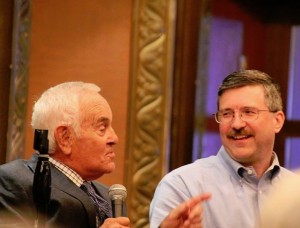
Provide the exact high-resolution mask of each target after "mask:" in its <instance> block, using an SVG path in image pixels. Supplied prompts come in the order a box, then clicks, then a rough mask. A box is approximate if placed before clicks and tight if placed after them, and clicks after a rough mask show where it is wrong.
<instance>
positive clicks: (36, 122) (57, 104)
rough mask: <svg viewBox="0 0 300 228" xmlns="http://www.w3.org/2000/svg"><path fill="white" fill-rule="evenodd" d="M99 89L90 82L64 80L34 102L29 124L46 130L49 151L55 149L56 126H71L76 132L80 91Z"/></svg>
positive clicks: (77, 129)
mask: <svg viewBox="0 0 300 228" xmlns="http://www.w3.org/2000/svg"><path fill="white" fill-rule="evenodd" d="M100 90H101V89H100V88H99V87H98V86H97V85H95V84H92V83H85V82H65V83H62V84H59V85H56V86H54V87H51V88H49V89H48V90H46V91H45V92H44V93H43V94H42V95H41V97H40V98H39V99H38V100H37V101H36V102H35V104H34V106H33V112H32V117H31V126H32V127H33V129H44V130H48V139H49V153H53V152H54V151H55V149H56V143H55V138H54V131H55V129H56V128H57V127H58V126H71V127H73V129H74V130H75V132H76V133H78V131H79V127H80V119H79V97H80V95H81V92H83V91H90V92H95V93H99V92H100Z"/></svg>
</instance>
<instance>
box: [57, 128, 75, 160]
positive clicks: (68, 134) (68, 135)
mask: <svg viewBox="0 0 300 228" xmlns="http://www.w3.org/2000/svg"><path fill="white" fill-rule="evenodd" d="M54 136H55V139H56V142H57V147H58V148H57V149H59V150H61V151H62V152H63V153H64V154H65V155H69V154H71V148H72V144H73V142H74V139H75V132H74V130H73V128H72V127H68V126H59V127H57V128H56V130H55V132H54Z"/></svg>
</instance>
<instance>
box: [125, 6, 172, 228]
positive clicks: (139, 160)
mask: <svg viewBox="0 0 300 228" xmlns="http://www.w3.org/2000/svg"><path fill="white" fill-rule="evenodd" d="M175 14H176V1H175V0H135V1H134V6H133V32H132V43H131V45H132V52H131V75H130V82H129V88H130V95H129V99H130V101H129V111H128V113H129V120H128V129H129V130H128V137H127V154H126V155H127V160H126V171H127V174H126V175H127V180H126V186H127V190H128V198H127V204H128V205H127V207H128V211H129V217H130V218H131V222H132V226H133V227H148V226H149V205H150V202H151V199H152V197H153V193H154V190H155V188H156V186H157V184H158V182H159V181H160V179H161V178H162V176H163V175H164V174H165V173H166V170H167V164H168V161H167V159H168V156H167V155H168V141H169V140H168V139H169V135H170V134H169V131H170V108H171V95H172V69H173V49H174V48H173V46H174V32H175V16H176V15H175Z"/></svg>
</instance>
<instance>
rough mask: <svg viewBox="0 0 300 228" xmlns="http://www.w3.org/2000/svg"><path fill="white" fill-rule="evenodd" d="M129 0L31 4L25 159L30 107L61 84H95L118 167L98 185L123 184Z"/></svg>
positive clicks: (30, 138) (30, 137) (29, 136)
mask: <svg viewBox="0 0 300 228" xmlns="http://www.w3.org/2000/svg"><path fill="white" fill-rule="evenodd" d="M131 9H132V2H131V1H130V0H113V1H111V0H88V1H85V0H64V1H61V0H51V1H40V0H32V24H31V46H30V68H29V93H28V96H29V97H28V109H27V125H28V128H27V129H28V130H27V132H26V157H27V158H28V157H30V155H31V153H32V151H33V150H32V142H33V131H32V129H31V128H30V118H31V111H32V105H33V102H34V100H35V99H36V97H37V96H38V95H39V94H40V93H41V92H42V91H44V90H45V89H46V88H48V87H50V86H53V85H55V84H58V83H61V82H64V81H74V80H82V81H87V82H93V83H96V84H98V85H99V86H100V87H101V88H102V92H101V93H102V95H103V96H104V97H105V98H106V99H107V100H108V102H109V103H110V105H111V108H112V111H113V127H114V129H115V131H116V132H117V134H118V136H119V144H118V145H117V147H116V151H117V160H116V165H117V169H116V170H115V172H114V173H112V174H109V175H106V176H103V177H102V178H101V181H102V182H104V183H106V184H108V185H111V184H114V183H120V184H122V183H124V176H125V173H124V157H125V136H126V127H127V126H126V122H127V97H128V80H129V58H130V53H129V52H130V32H131V31H130V30H131Z"/></svg>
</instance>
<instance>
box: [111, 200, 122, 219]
mask: <svg viewBox="0 0 300 228" xmlns="http://www.w3.org/2000/svg"><path fill="white" fill-rule="evenodd" d="M111 203H112V214H113V218H117V217H124V215H123V206H124V201H123V200H122V199H114V200H112V201H111Z"/></svg>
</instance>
